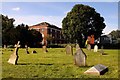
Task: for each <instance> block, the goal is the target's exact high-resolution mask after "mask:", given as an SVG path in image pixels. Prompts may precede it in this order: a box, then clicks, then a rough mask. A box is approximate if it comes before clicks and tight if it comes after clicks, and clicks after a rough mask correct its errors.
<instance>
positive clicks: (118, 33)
mask: <svg viewBox="0 0 120 80" xmlns="http://www.w3.org/2000/svg"><path fill="white" fill-rule="evenodd" d="M109 34H110V35H111V36H112V38H113V39H117V38H120V30H116V31H115V30H113V31H111V32H110V33H109Z"/></svg>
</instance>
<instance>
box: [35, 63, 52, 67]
mask: <svg viewBox="0 0 120 80" xmlns="http://www.w3.org/2000/svg"><path fill="white" fill-rule="evenodd" d="M35 65H48V66H50V65H53V64H47V63H35Z"/></svg>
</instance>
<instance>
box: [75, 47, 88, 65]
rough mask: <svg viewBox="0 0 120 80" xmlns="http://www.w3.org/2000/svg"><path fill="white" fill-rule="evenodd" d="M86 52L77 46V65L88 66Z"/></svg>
mask: <svg viewBox="0 0 120 80" xmlns="http://www.w3.org/2000/svg"><path fill="white" fill-rule="evenodd" d="M86 58H87V56H86V54H85V53H84V52H83V50H82V49H81V48H80V47H79V49H78V48H77V51H76V53H75V55H74V61H75V65H77V66H86Z"/></svg>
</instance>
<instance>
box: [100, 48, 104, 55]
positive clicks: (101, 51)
mask: <svg viewBox="0 0 120 80" xmlns="http://www.w3.org/2000/svg"><path fill="white" fill-rule="evenodd" d="M100 53H101V54H102V55H104V51H103V46H101V50H100Z"/></svg>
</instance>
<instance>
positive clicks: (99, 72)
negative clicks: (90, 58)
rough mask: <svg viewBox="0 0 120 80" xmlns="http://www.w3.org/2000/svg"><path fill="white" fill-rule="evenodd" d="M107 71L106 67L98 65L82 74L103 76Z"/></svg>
mask: <svg viewBox="0 0 120 80" xmlns="http://www.w3.org/2000/svg"><path fill="white" fill-rule="evenodd" d="M107 71H108V67H106V66H104V65H102V64H98V65H95V66H93V67H92V68H90V69H88V70H87V71H85V72H84V74H92V75H103V74H105V73H106V72H107Z"/></svg>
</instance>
